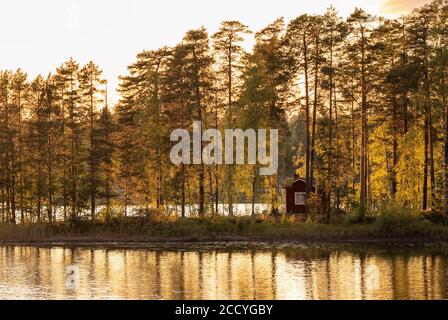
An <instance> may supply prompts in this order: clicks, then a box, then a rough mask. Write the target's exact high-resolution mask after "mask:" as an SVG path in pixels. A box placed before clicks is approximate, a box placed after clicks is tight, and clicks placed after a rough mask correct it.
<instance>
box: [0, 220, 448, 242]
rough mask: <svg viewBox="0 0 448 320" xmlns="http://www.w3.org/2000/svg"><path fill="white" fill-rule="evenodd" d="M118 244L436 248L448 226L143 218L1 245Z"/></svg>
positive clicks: (13, 234)
mask: <svg viewBox="0 0 448 320" xmlns="http://www.w3.org/2000/svg"><path fill="white" fill-rule="evenodd" d="M112 241H114V242H155V241H157V242H158V241H166V242H168V241H169V242H175V241H190V242H191V241H313V242H435V241H448V226H447V225H441V224H434V223H431V222H429V221H427V220H424V219H420V218H410V217H394V216H392V217H391V216H385V217H380V218H377V219H376V220H375V221H372V222H370V223H352V222H350V220H349V219H346V220H344V221H341V222H339V223H336V224H330V225H327V224H321V223H304V222H296V221H294V219H293V218H279V219H273V218H265V217H255V218H204V219H174V218H171V219H170V218H168V219H167V218H157V217H152V218H151V217H139V218H114V219H110V220H108V221H97V222H91V221H77V222H76V223H74V222H67V223H56V224H46V223H45V224H30V225H10V224H2V225H0V243H1V242H3V243H13V242H15V243H20V242H23V243H25V242H67V243H68V242H70V243H71V242H75V243H76V242H112Z"/></svg>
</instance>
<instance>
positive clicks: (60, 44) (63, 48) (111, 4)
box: [0, 0, 429, 103]
mask: <svg viewBox="0 0 448 320" xmlns="http://www.w3.org/2000/svg"><path fill="white" fill-rule="evenodd" d="M426 2H429V1H428V0H377V1H375V0H319V1H316V0H315V1H309V0H276V1H272V0H226V1H210V0H163V1H147V0H127V1H124V0H94V1H92V0H70V1H69V0H40V1H33V0H14V1H13V0H7V1H1V2H0V15H1V17H0V28H1V29H0V30H2V34H1V40H0V41H1V59H0V69H17V68H19V67H20V68H22V69H23V70H24V71H26V72H28V74H29V76H30V77H34V76H36V75H37V74H39V73H43V74H46V73H48V72H50V71H53V70H54V69H55V68H56V67H57V66H59V65H60V64H61V63H62V62H63V61H65V60H66V59H68V58H69V57H70V56H73V58H75V59H76V60H77V61H79V62H80V63H81V64H82V63H85V62H87V61H89V60H93V61H94V62H95V63H97V64H98V65H99V66H100V67H101V68H102V69H103V70H104V74H105V76H106V77H107V79H108V81H109V83H110V91H111V92H110V96H111V97H112V99H113V101H111V102H112V103H113V102H115V101H116V100H117V95H116V94H115V93H114V88H115V87H116V86H117V83H118V79H117V77H118V75H120V74H124V73H126V66H127V65H129V64H130V63H132V62H133V61H134V58H135V55H136V54H137V53H138V52H140V51H142V50H143V49H156V48H158V47H161V46H163V45H169V46H172V45H175V44H176V43H178V42H179V41H180V40H181V39H182V37H183V35H184V33H185V32H186V31H187V30H189V29H191V28H198V27H200V26H202V25H203V26H205V27H207V29H208V30H209V32H210V33H213V32H215V31H216V30H217V29H218V27H219V24H220V22H221V21H224V20H229V19H232V20H240V21H241V22H243V23H245V24H246V25H248V26H249V27H250V28H251V29H252V30H255V31H256V30H259V29H261V28H262V27H263V26H265V25H267V24H268V23H269V22H271V21H273V20H275V19H276V18H278V17H281V16H283V17H285V19H286V21H288V20H290V19H292V18H294V17H296V16H298V15H299V14H302V13H322V12H324V11H325V9H326V8H327V7H329V6H330V5H333V6H334V7H335V8H336V9H337V10H338V11H339V13H340V14H341V15H343V16H347V15H348V14H350V12H352V11H353V9H354V8H355V7H362V8H364V9H365V10H367V11H369V12H370V13H373V14H378V15H386V16H396V15H400V14H402V13H406V12H407V11H409V10H411V9H412V8H415V7H418V6H420V5H422V4H424V3H426Z"/></svg>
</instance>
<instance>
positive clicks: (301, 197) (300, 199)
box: [295, 192, 306, 206]
mask: <svg viewBox="0 0 448 320" xmlns="http://www.w3.org/2000/svg"><path fill="white" fill-rule="evenodd" d="M305 202H306V193H305V192H296V194H295V203H296V206H304V205H305Z"/></svg>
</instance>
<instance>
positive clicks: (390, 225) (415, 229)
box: [375, 203, 432, 235]
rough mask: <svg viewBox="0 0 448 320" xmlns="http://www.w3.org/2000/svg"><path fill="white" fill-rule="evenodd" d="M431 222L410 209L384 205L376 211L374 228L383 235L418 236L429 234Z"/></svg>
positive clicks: (388, 204)
mask: <svg viewBox="0 0 448 320" xmlns="http://www.w3.org/2000/svg"><path fill="white" fill-rule="evenodd" d="M431 225H432V223H431V222H429V221H427V220H424V219H423V217H422V215H421V214H420V213H419V212H418V211H417V210H414V209H412V208H408V207H402V206H398V205H395V204H393V203H384V204H383V205H382V206H381V208H380V209H379V210H378V211H377V218H376V221H375V226H376V227H377V228H378V230H379V231H381V232H382V233H385V234H389V233H390V234H394V235H419V234H425V233H428V232H429V228H430V226H431Z"/></svg>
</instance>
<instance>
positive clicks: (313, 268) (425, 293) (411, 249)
mask: <svg viewBox="0 0 448 320" xmlns="http://www.w3.org/2000/svg"><path fill="white" fill-rule="evenodd" d="M447 272H448V247H443V246H438V247H431V246H427V247H418V246H406V247H403V246H384V245H383V246H381V245H376V246H354V245H338V246H336V245H333V246H318V245H299V244H296V245H294V244H288V245H285V244H284V245H280V244H278V245H265V244H256V245H249V244H239V245H226V244H194V245H188V246H184V247H182V246H179V245H157V244H153V245H151V246H150V247H146V248H145V249H139V248H134V247H128V248H122V249H119V248H114V247H110V248H101V247H97V248H64V247H52V248H35V247H19V246H9V247H0V299H250V300H252V299H446V298H447V297H448V293H447V290H448V275H447Z"/></svg>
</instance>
